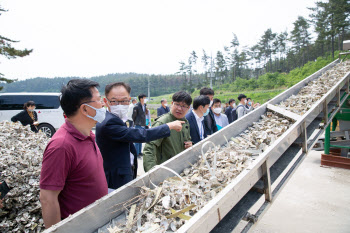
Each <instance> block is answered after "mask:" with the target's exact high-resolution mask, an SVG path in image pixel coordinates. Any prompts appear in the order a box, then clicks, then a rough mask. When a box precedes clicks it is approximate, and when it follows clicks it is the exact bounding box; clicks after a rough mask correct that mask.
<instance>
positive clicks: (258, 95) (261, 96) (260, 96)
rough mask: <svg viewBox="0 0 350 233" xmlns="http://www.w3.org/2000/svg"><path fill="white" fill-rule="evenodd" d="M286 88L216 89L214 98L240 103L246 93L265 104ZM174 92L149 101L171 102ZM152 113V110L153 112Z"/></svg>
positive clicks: (155, 102) (195, 94)
mask: <svg viewBox="0 0 350 233" xmlns="http://www.w3.org/2000/svg"><path fill="white" fill-rule="evenodd" d="M285 90H286V88H283V89H273V90H254V91H240V92H230V91H220V90H217V91H215V96H214V98H218V99H219V100H221V102H222V103H226V102H228V101H229V100H230V99H235V100H236V103H238V99H237V97H238V95H239V94H245V95H246V96H247V97H250V98H252V99H253V101H254V102H255V103H257V102H259V103H260V104H263V103H265V102H267V101H268V100H269V99H272V98H273V97H275V96H276V95H278V94H280V93H281V92H283V91H285ZM172 96H173V93H172V94H167V95H162V96H157V97H151V98H152V99H153V100H152V101H150V102H148V103H149V104H159V105H160V100H161V99H166V100H167V101H168V103H170V102H171V97H172ZM191 96H192V99H193V98H195V97H196V96H199V90H196V91H194V92H193V93H192V95H191ZM151 113H152V112H151Z"/></svg>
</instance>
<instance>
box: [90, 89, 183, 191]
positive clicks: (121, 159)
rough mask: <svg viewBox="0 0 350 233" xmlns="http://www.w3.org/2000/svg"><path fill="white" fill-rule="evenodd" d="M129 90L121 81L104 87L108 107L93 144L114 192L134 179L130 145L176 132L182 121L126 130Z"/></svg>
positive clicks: (134, 168) (135, 169) (134, 165)
mask: <svg viewBox="0 0 350 233" xmlns="http://www.w3.org/2000/svg"><path fill="white" fill-rule="evenodd" d="M130 92H131V88H130V86H129V85H128V84H126V83H123V82H116V83H112V84H108V85H107V86H106V88H105V96H106V97H105V98H104V100H103V101H104V103H105V105H106V106H107V108H108V111H107V113H106V118H105V119H104V121H102V122H101V123H98V124H97V125H96V142H97V145H98V147H99V148H100V151H101V154H102V157H103V168H104V171H105V174H106V178H107V184H108V188H110V189H117V188H119V187H121V186H122V185H124V184H126V183H128V182H130V181H131V180H133V179H134V178H136V175H137V174H136V172H137V154H136V149H135V146H134V144H133V143H134V142H137V143H143V142H149V141H152V140H157V139H160V138H164V137H169V136H170V131H171V130H172V131H176V132H180V131H181V130H182V124H183V123H184V122H182V121H174V122H169V123H167V124H164V125H161V126H159V127H153V128H151V129H144V128H128V127H127V126H126V124H125V121H127V120H128V116H127V114H128V110H129V104H130V99H131V98H130Z"/></svg>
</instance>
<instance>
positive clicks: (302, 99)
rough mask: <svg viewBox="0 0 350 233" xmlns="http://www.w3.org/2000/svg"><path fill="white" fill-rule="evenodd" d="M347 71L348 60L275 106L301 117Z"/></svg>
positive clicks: (349, 65)
mask: <svg viewBox="0 0 350 233" xmlns="http://www.w3.org/2000/svg"><path fill="white" fill-rule="evenodd" d="M349 71H350V60H346V61H344V62H341V63H339V64H337V65H335V66H334V67H333V68H332V69H329V70H327V71H326V72H325V73H323V74H322V75H321V76H320V77H319V78H317V79H315V80H313V81H311V82H309V83H308V84H307V85H306V86H305V87H303V88H302V89H301V90H300V91H299V93H298V94H297V95H292V96H291V97H289V98H288V99H286V100H284V101H282V102H281V103H280V104H278V105H277V106H279V107H281V108H284V109H286V110H288V111H291V112H294V113H296V114H299V115H303V114H305V113H306V112H307V111H308V110H309V109H311V107H312V106H313V105H314V104H315V103H316V102H317V101H318V100H319V99H321V98H322V96H323V95H324V94H326V93H327V92H328V91H329V90H330V89H331V88H332V87H334V86H335V85H336V84H337V82H339V80H340V79H341V78H343V77H344V75H345V74H346V73H347V72H349Z"/></svg>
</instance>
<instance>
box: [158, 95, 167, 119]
mask: <svg viewBox="0 0 350 233" xmlns="http://www.w3.org/2000/svg"><path fill="white" fill-rule="evenodd" d="M160 104H161V105H162V106H160V107H159V108H157V117H160V116H161V115H163V114H165V113H168V112H169V111H170V109H169V107H168V101H167V100H166V99H162V100H161V101H160Z"/></svg>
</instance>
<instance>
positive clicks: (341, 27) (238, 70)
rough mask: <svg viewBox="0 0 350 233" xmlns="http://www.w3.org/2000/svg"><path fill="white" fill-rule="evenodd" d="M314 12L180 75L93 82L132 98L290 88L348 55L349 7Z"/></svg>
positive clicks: (58, 81) (190, 61) (53, 84)
mask: <svg viewBox="0 0 350 233" xmlns="http://www.w3.org/2000/svg"><path fill="white" fill-rule="evenodd" d="M309 11H310V15H309V17H308V18H304V17H302V16H299V17H298V18H297V19H296V21H295V22H294V23H293V29H292V30H291V31H290V32H287V31H284V32H273V31H272V29H271V28H268V29H266V31H265V32H264V34H263V35H261V37H260V39H259V41H257V43H256V44H255V45H253V46H245V45H241V43H240V42H239V39H238V37H237V36H236V35H235V34H234V33H233V38H232V40H231V41H230V42H229V43H228V44H227V46H224V47H223V49H222V50H221V51H217V52H216V55H215V57H210V56H209V55H208V54H207V52H206V51H205V49H203V50H202V51H200V52H198V51H197V52H196V51H192V52H191V53H190V54H189V57H188V58H186V59H184V60H182V61H180V62H179V71H178V72H177V73H176V74H171V75H155V74H152V75H149V74H137V73H115V74H108V75H103V76H96V77H92V78H91V79H92V80H95V81H97V82H99V83H100V85H101V87H100V91H101V92H102V93H103V92H104V87H105V86H106V84H108V83H111V82H116V81H123V82H126V83H129V84H130V86H131V88H132V93H131V95H132V96H137V95H138V94H140V93H145V94H147V88H148V84H149V86H150V93H151V96H159V95H164V94H168V93H173V92H176V91H178V90H186V91H188V92H190V93H193V92H194V91H195V89H200V88H201V87H203V86H209V85H210V81H212V85H213V88H214V90H215V89H217V90H218V89H220V90H221V89H224V90H227V91H240V90H242V91H243V90H255V89H261V90H269V89H274V88H279V87H288V86H291V85H293V84H294V83H295V82H297V81H299V80H300V79H301V77H304V76H305V74H312V73H313V72H315V71H317V70H318V69H319V68H322V67H323V66H324V65H327V64H328V63H330V62H331V61H333V60H334V59H335V58H337V54H338V53H339V51H342V50H343V47H342V46H343V41H344V40H350V30H349V26H350V17H349V16H350V2H349V1H347V0H328V1H327V2H315V5H314V7H311V8H309ZM0 39H1V37H0ZM0 42H1V40H0ZM1 46H2V44H1V43H0V52H4V51H5V50H1V49H2V47H1ZM1 54H2V53H1ZM305 67H306V68H305ZM72 78H80V77H60V78H59V77H57V78H39V77H38V78H33V79H27V80H23V81H16V82H13V83H1V85H3V86H4V88H3V90H2V92H59V91H60V88H61V86H62V85H63V84H66V83H67V82H68V80H70V79H72ZM1 81H4V80H1V79H0V82H1ZM148 82H149V83H148ZM0 90H1V89H0Z"/></svg>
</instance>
